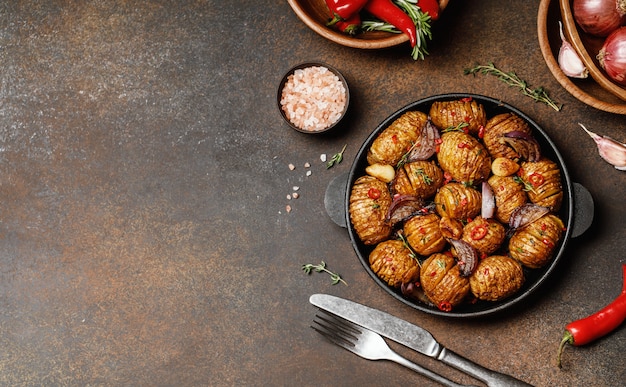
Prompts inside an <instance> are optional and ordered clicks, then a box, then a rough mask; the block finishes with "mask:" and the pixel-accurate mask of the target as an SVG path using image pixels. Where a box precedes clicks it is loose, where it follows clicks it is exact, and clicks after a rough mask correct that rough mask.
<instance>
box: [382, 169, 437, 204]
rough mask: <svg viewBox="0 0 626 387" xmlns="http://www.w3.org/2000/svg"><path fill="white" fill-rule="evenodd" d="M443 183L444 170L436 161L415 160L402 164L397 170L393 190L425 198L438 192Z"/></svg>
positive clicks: (401, 193)
mask: <svg viewBox="0 0 626 387" xmlns="http://www.w3.org/2000/svg"><path fill="white" fill-rule="evenodd" d="M442 184H443V171H442V170H441V169H440V168H439V167H438V166H437V164H435V162H434V161H425V160H424V161H414V162H412V163H407V164H404V165H402V166H401V167H399V168H398V170H397V171H396V176H395V178H394V180H393V182H392V185H391V189H392V192H394V193H398V194H400V195H413V196H417V197H419V198H422V199H425V198H428V197H431V196H433V195H434V194H435V192H437V189H439V187H441V185H442Z"/></svg>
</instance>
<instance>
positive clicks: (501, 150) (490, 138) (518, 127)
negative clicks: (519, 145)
mask: <svg viewBox="0 0 626 387" xmlns="http://www.w3.org/2000/svg"><path fill="white" fill-rule="evenodd" d="M512 132H523V133H526V134H527V135H529V136H530V135H532V129H531V127H530V126H529V125H528V123H527V122H526V121H524V120H523V119H522V118H521V117H520V116H518V115H517V114H514V113H503V114H499V115H497V116H494V117H492V118H490V119H489V120H487V125H485V132H484V137H483V142H484V143H485V147H487V150H488V151H489V154H490V155H491V157H493V158H497V157H506V158H507V159H517V158H519V157H520V155H519V154H518V153H517V152H516V151H515V150H514V149H513V148H511V147H510V146H509V145H508V144H507V143H506V141H505V140H504V135H505V134H506V133H512Z"/></svg>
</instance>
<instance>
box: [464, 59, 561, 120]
mask: <svg viewBox="0 0 626 387" xmlns="http://www.w3.org/2000/svg"><path fill="white" fill-rule="evenodd" d="M463 72H464V74H465V75H468V74H472V75H476V74H477V73H481V74H484V75H493V76H496V77H498V79H500V80H501V81H502V82H504V83H506V84H507V85H509V86H511V87H516V88H518V89H520V91H521V92H522V94H524V95H526V96H528V97H530V98H532V99H534V100H535V101H537V102H542V103H545V104H546V105H548V106H550V107H551V108H552V109H554V110H556V111H557V112H558V111H560V110H561V108H562V107H563V105H562V104H558V103H557V102H556V101H554V100H553V99H552V98H550V96H549V95H548V92H547V91H546V89H545V88H544V87H537V88H534V89H533V88H531V87H530V86H529V85H528V83H527V82H526V81H525V80H523V79H521V78H520V77H519V76H517V74H515V72H513V71H510V72H504V71H502V70H500V69H498V68H497V67H496V66H495V65H494V64H493V63H492V62H489V64H487V65H476V66H474V67H471V68H466V69H465V70H464V71H463Z"/></svg>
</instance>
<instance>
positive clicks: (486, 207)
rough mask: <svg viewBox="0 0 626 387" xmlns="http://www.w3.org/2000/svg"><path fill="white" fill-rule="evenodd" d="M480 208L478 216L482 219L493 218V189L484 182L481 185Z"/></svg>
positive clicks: (494, 207) (494, 201) (494, 208)
mask: <svg viewBox="0 0 626 387" xmlns="http://www.w3.org/2000/svg"><path fill="white" fill-rule="evenodd" d="M481 195H482V206H481V208H480V216H482V217H483V218H484V219H490V218H493V214H494V213H495V211H496V198H495V197H494V195H493V189H492V188H491V186H490V185H489V183H487V182H486V181H483V184H482V192H481Z"/></svg>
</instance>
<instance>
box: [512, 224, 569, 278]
mask: <svg viewBox="0 0 626 387" xmlns="http://www.w3.org/2000/svg"><path fill="white" fill-rule="evenodd" d="M564 230H565V226H564V225H563V221H561V219H559V217H558V216H556V215H554V214H547V215H544V216H543V217H541V218H539V219H537V220H535V221H534V222H532V223H530V224H528V225H526V226H524V227H522V228H520V229H518V230H516V231H515V233H514V234H513V236H512V237H511V239H510V240H509V254H510V255H511V257H513V258H515V259H517V260H518V261H519V262H521V264H522V265H524V266H526V267H529V268H531V269H537V268H540V267H542V266H544V265H545V264H546V263H548V262H549V261H550V259H551V258H552V255H553V253H554V250H555V249H556V246H557V244H558V243H559V241H560V240H561V237H562V236H563V231H564Z"/></svg>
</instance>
